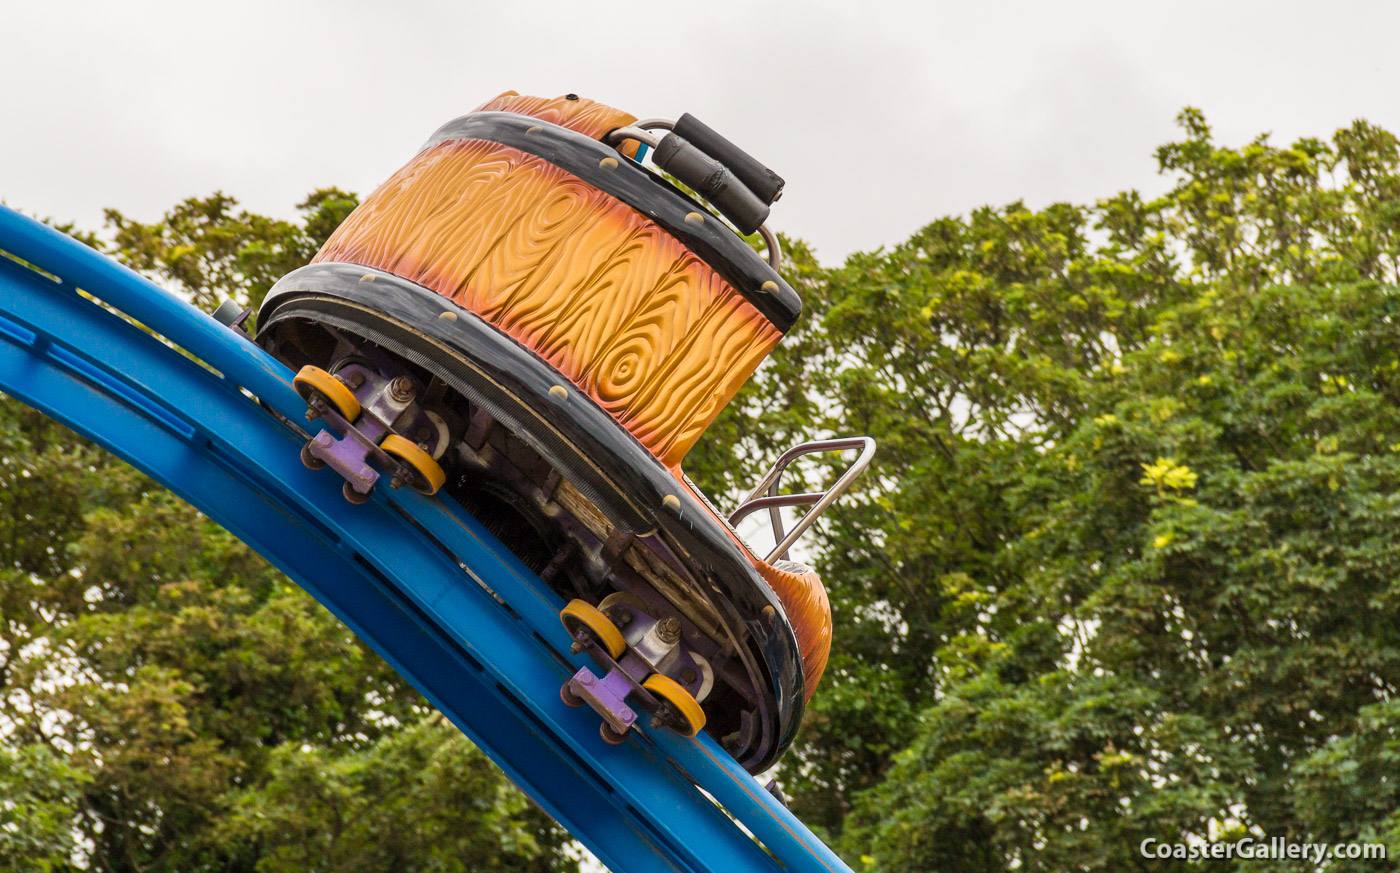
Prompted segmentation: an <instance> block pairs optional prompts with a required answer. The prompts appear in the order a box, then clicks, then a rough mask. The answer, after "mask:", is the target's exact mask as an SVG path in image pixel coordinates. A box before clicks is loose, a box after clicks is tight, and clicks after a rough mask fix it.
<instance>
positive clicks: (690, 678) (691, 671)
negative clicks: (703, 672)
mask: <svg viewBox="0 0 1400 873" xmlns="http://www.w3.org/2000/svg"><path fill="white" fill-rule="evenodd" d="M681 679H682V680H684V681H685V684H687V685H689V684H690V683H692V682H694V681H695V668H694V667H686V668H685V669H684V670H682V671H681Z"/></svg>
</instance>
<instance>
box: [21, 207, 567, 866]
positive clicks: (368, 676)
mask: <svg viewBox="0 0 1400 873" xmlns="http://www.w3.org/2000/svg"><path fill="white" fill-rule="evenodd" d="M353 205H354V199H353V197H351V196H350V195H346V194H343V193H342V192H338V191H320V192H316V193H315V194H313V195H312V196H311V197H310V198H308V200H307V201H306V202H305V203H303V204H302V210H303V219H302V221H301V222H299V223H291V222H283V221H275V220H272V219H268V218H265V217H262V216H257V215H251V214H249V213H247V212H245V211H242V210H239V209H237V205H236V204H235V203H234V202H233V201H232V200H231V199H229V198H228V197H225V196H223V195H219V194H216V195H214V196H212V197H209V198H205V199H202V200H195V199H192V200H187V201H185V202H184V203H181V204H179V205H178V206H177V207H175V209H173V210H172V211H171V212H170V213H169V214H167V215H166V216H165V218H164V219H162V220H161V221H160V222H156V223H154V224H150V225H144V224H139V223H136V222H132V221H130V220H128V219H126V218H124V217H123V216H121V215H120V214H119V213H116V212H111V213H109V221H110V226H109V230H110V231H112V233H111V234H110V236H112V237H113V238H114V240H115V241H114V242H112V243H110V244H109V245H111V246H112V247H113V248H112V251H113V253H114V254H116V255H118V256H119V257H121V258H122V259H123V260H125V261H127V262H128V263H130V264H132V265H133V266H135V267H137V268H138V269H141V270H143V271H146V272H149V273H151V274H153V275H154V276H155V277H157V278H158V279H161V280H163V281H165V282H166V283H167V284H173V285H174V287H176V288H177V289H179V290H181V291H182V292H184V293H186V294H188V295H190V296H191V297H192V298H193V299H195V300H197V301H199V302H200V303H201V304H203V305H206V306H212V304H213V303H214V302H215V301H216V299H217V298H220V297H228V298H231V299H233V300H236V301H238V302H240V303H244V304H248V305H251V304H252V303H253V302H254V301H255V300H257V299H260V297H261V295H262V294H264V293H266V291H267V289H268V288H269V287H270V286H271V283H272V281H274V280H275V279H276V277H277V276H278V275H280V274H281V273H284V272H286V271H287V270H290V269H292V268H294V267H295V266H298V265H299V264H300V263H303V262H304V261H305V260H307V259H308V258H309V257H310V256H311V254H313V253H314V252H315V250H316V248H317V247H318V246H319V244H320V242H321V241H323V240H324V237H325V236H327V235H328V234H329V233H330V231H331V230H332V229H333V228H334V226H335V224H336V223H337V222H338V221H339V218H340V217H343V215H344V214H345V213H347V212H348V210H349V209H350V208H352V207H353ZM91 239H92V241H93V242H94V243H95V244H99V245H102V243H101V242H100V241H99V240H98V238H91ZM0 561H2V562H3V563H0V618H2V619H3V621H0V869H3V870H15V871H26V873H28V871H36V870H43V871H49V870H52V871H62V870H72V869H91V870H101V871H112V873H116V871H132V873H136V871H140V873H156V871H171V873H175V871H180V873H188V871H201V870H204V871H211V873H212V871H218V873H235V871H248V873H274V871H281V870H290V869H298V870H307V869H312V870H350V871H353V870H365V871H369V870H376V871H377V870H388V869H406V870H425V871H443V873H450V871H462V873H465V871H477V870H482V871H489V870H522V871H524V870H528V871H539V873H547V871H566V870H574V869H577V861H576V860H573V859H572V857H571V856H570V855H569V853H567V852H566V851H564V849H565V846H566V845H567V843H568V837H567V835H566V834H565V833H563V832H562V830H561V829H559V828H558V827H557V826H556V825H555V824H553V823H552V822H551V821H550V820H549V818H548V817H547V816H546V815H545V814H544V813H543V812H541V811H540V810H539V809H537V808H535V807H534V806H532V805H530V804H529V803H528V802H527V801H526V799H525V798H524V796H523V795H521V794H520V793H519V792H518V791H516V790H515V789H514V788H513V787H512V786H511V785H510V784H509V783H508V782H507V781H506V780H505V778H504V776H503V775H502V774H501V773H500V771H499V770H497V769H496V768H495V767H494V766H493V765H491V764H490V763H489V761H487V759H486V758H485V756H484V755H482V753H481V752H479V751H478V750H476V749H475V748H473V747H472V746H471V745H470V744H468V743H467V742H466V741H465V740H464V739H463V738H462V737H461V735H460V734H459V733H458V732H457V731H456V730H455V728H452V727H450V726H448V725H445V724H444V723H442V721H441V716H439V715H437V714H436V713H435V712H434V711H433V710H432V709H431V707H430V706H428V704H427V703H426V701H424V700H423V699H422V698H421V697H420V696H419V695H418V694H417V693H416V692H415V691H413V689H412V688H410V687H409V686H408V685H407V683H405V682H404V681H403V679H401V678H400V677H399V676H398V675H397V674H396V673H394V671H393V670H392V669H390V668H389V667H388V666H387V665H386V664H385V663H384V662H383V661H382V660H380V659H379V658H378V657H377V656H376V655H374V654H373V653H372V652H371V651H370V650H369V649H367V648H366V647H365V646H364V645H363V644H362V643H360V642H359V641H358V640H357V639H355V637H354V636H353V634H351V633H350V631H349V630H348V629H346V628H345V627H344V626H343V625H341V624H340V623H339V622H338V621H337V620H336V619H335V618H334V617H333V616H332V615H330V613H328V612H327V611H326V610H324V609H322V608H321V607H320V606H319V605H318V604H317V603H316V602H315V601H314V600H312V599H311V598H310V597H309V596H308V595H306V594H305V593H304V592H303V591H301V590H300V589H299V588H297V587H296V586H295V585H293V584H292V583H290V582H289V581H288V580H287V579H285V578H284V577H283V576H282V575H281V574H280V573H278V572H277V571H275V570H274V569H273V568H271V567H270V566H269V565H268V564H267V563H266V562H265V561H264V560H263V559H262V558H261V557H260V556H258V555H257V554H256V553H254V552H253V551H251V550H250V549H248V548H247V547H246V546H244V545H243V544H242V543H240V542H238V541H237V540H236V539H234V538H233V537H232V536H231V535H229V534H228V533H227V532H225V531H223V530H222V529H221V528H219V527H218V526H216V525H214V524H213V523H212V522H210V521H209V520H208V519H207V518H205V517H204V516H202V515H201V514H199V513H198V512H196V511H195V510H194V509H192V508H190V507H189V506H188V505H186V504H184V503H183V502H181V501H179V500H177V499H176V498H175V497H173V496H172V495H171V494H170V493H169V492H167V491H165V490H164V489H163V488H160V487H159V486H157V485H156V484H155V483H153V482H151V481H150V480H149V479H147V478H146V477H145V476H143V475H141V474H139V473H137V472H136V471H134V470H132V469H131V468H129V467H127V466H126V465H125V464H122V463H120V462H118V461H116V460H115V459H113V458H112V457H111V456H109V455H107V454H106V453H105V452H103V451H101V450H99V449H97V448H96V447H94V446H93V445H91V444H90V443H88V442H87V441H86V440H83V439H81V438H79V437H77V436H75V435H74V434H72V433H71V432H69V431H68V430H66V429H64V428H63V427H61V426H59V425H57V424H55V423H53V422H51V421H49V420H47V419H45V418H43V417H42V416H40V415H38V414H37V413H35V412H33V411H31V410H29V409H27V408H25V407H23V406H21V405H20V404H18V403H16V402H14V401H11V400H8V399H6V400H4V401H3V402H0Z"/></svg>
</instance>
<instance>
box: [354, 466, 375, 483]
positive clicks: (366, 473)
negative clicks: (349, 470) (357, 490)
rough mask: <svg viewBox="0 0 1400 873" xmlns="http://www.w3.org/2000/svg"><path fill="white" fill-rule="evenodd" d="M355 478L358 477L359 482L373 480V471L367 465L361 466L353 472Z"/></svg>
mask: <svg viewBox="0 0 1400 873" xmlns="http://www.w3.org/2000/svg"><path fill="white" fill-rule="evenodd" d="M355 478H356V479H359V480H360V481H361V482H372V481H373V480H374V471H373V470H371V469H370V468H369V467H368V466H364V467H361V468H360V472H358V473H356V474H355Z"/></svg>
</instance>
